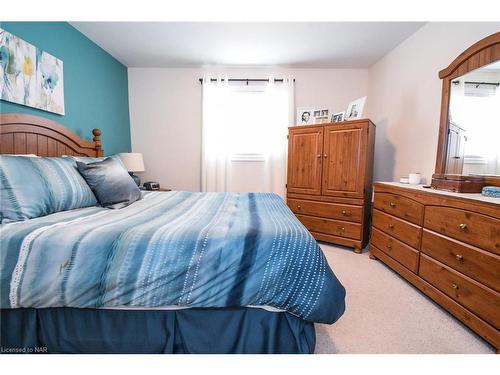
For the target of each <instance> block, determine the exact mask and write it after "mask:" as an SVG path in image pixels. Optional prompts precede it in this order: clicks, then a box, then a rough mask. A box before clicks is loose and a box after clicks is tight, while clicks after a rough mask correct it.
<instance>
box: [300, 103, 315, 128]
mask: <svg viewBox="0 0 500 375" xmlns="http://www.w3.org/2000/svg"><path fill="white" fill-rule="evenodd" d="M313 112H314V110H313V109H312V108H306V107H303V108H297V125H312V124H313V120H314V117H313Z"/></svg>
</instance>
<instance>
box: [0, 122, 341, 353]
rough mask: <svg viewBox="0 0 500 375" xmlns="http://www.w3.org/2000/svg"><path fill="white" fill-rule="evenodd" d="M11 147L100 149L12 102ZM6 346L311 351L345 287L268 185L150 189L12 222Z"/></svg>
mask: <svg viewBox="0 0 500 375" xmlns="http://www.w3.org/2000/svg"><path fill="white" fill-rule="evenodd" d="M1 116H2V119H1V130H0V145H1V149H0V153H1V154H36V155H39V156H61V155H81V156H91V157H99V156H101V155H102V147H101V142H100V135H101V132H100V131H99V130H98V129H94V131H93V136H94V138H93V140H92V141H86V140H82V139H81V138H80V137H78V136H77V135H75V134H73V133H71V132H69V131H68V130H67V129H65V128H63V127H62V126H61V125H59V124H56V123H54V122H51V121H48V120H45V119H41V118H39V117H36V116H27V115H20V114H2V115H1ZM1 239H2V240H1V254H0V261H1V264H0V282H1V284H0V306H1V310H0V314H1V315H0V318H1V343H0V344H1V346H2V350H3V352H10V353H17V352H19V353H33V352H42V353H43V352H50V353H313V352H314V347H315V331H314V323H327V324H332V323H334V322H335V321H336V320H337V319H339V318H340V316H341V315H342V314H343V312H344V309H345V304H344V297H345V290H344V288H343V287H342V285H341V283H340V282H339V280H338V279H337V278H336V277H335V275H334V273H333V272H332V270H331V269H330V267H329V265H328V263H327V262H326V259H325V257H324V255H323V253H322V252H321V250H320V248H319V246H318V244H317V243H316V241H315V240H314V239H313V237H312V236H311V235H310V233H309V232H308V231H307V230H306V229H305V228H304V227H303V226H302V224H301V223H300V222H299V221H298V220H297V219H296V218H295V216H294V215H293V214H292V213H291V211H290V210H289V209H288V208H287V206H286V205H285V204H284V202H283V201H282V200H281V198H280V197H278V196H277V195H275V194H269V193H195V192H184V191H173V192H144V193H143V197H142V199H141V200H139V201H137V202H135V203H133V204H131V205H130V206H128V207H125V208H122V209H120V210H110V209H107V208H102V207H86V208H81V209H75V210H69V211H61V212H57V213H53V214H50V215H47V216H42V217H37V218H34V219H29V220H25V221H19V222H13V223H3V224H1Z"/></svg>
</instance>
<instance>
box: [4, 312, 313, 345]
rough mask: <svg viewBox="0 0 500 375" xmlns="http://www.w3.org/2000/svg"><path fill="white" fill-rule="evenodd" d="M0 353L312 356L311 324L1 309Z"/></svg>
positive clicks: (246, 317) (233, 316) (285, 319)
mask: <svg viewBox="0 0 500 375" xmlns="http://www.w3.org/2000/svg"><path fill="white" fill-rule="evenodd" d="M0 323H1V332H0V334H1V336H0V347H1V352H2V353H4V354H5V353H198V354H206V353H313V352H314V347H315V343H316V336H315V331H314V324H313V323H310V322H306V321H304V320H302V319H300V318H297V317H295V316H293V315H291V314H288V313H285V312H269V311H265V310H262V309H253V308H243V307H242V308H221V309H196V308H193V309H186V310H174V311H160V310H155V311H151V310H149V311H145V310H133V311H131V310H103V309H76V308H68V307H64V308H47V309H31V308H28V309H1V310H0Z"/></svg>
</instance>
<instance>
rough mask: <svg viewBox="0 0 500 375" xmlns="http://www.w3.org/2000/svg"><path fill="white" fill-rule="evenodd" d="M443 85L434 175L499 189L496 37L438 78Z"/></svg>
mask: <svg viewBox="0 0 500 375" xmlns="http://www.w3.org/2000/svg"><path fill="white" fill-rule="evenodd" d="M439 77H440V78H441V79H443V91H442V102H441V119H440V129H439V143H438V153H437V160H436V173H438V174H442V173H445V174H463V175H481V176H484V177H485V179H486V180H487V181H486V182H487V183H488V184H491V185H497V186H499V185H500V32H499V33H495V34H493V35H490V36H488V37H486V38H484V39H482V40H480V41H479V42H477V43H475V44H474V45H472V46H471V47H469V48H468V49H467V50H466V51H464V52H463V53H462V54H460V56H458V57H457V58H456V59H455V60H454V61H453V62H452V63H451V64H450V65H449V66H448V67H447V68H446V69H444V70H442V71H441V72H439Z"/></svg>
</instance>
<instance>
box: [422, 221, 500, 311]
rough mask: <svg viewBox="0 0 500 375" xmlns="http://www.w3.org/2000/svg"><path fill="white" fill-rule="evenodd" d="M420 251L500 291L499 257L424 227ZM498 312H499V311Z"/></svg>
mask: <svg viewBox="0 0 500 375" xmlns="http://www.w3.org/2000/svg"><path fill="white" fill-rule="evenodd" d="M421 251H422V252H424V253H426V254H427V255H430V256H431V257H432V258H434V259H436V260H439V261H440V262H441V263H444V264H446V265H447V266H449V267H451V268H453V269H455V270H457V271H460V272H461V273H463V274H465V275H467V276H469V277H471V278H473V279H474V280H476V281H479V282H481V283H483V284H485V285H486V286H489V287H490V288H492V289H495V290H496V291H497V292H500V257H499V256H498V255H494V254H491V253H489V252H487V251H484V250H481V249H478V248H476V247H473V246H470V245H467V244H465V243H463V242H458V241H457V240H453V239H451V238H448V237H445V236H443V235H440V234H437V233H434V232H430V231H429V230H427V229H424V233H423V234H422V248H421ZM499 313H500V312H499Z"/></svg>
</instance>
